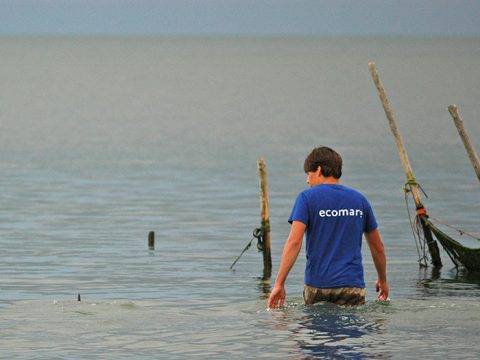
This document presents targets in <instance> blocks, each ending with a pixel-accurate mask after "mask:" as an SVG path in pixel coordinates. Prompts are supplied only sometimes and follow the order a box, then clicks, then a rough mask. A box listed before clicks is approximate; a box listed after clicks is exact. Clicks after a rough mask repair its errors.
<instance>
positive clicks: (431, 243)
mask: <svg viewBox="0 0 480 360" xmlns="http://www.w3.org/2000/svg"><path fill="white" fill-rule="evenodd" d="M368 68H369V70H370V73H371V74H372V78H373V82H374V83H375V86H376V88H377V91H378V95H379V96H380V101H381V103H382V106H383V110H384V111H385V115H386V116H387V119H388V122H389V124H390V129H391V130H392V133H393V136H394V137H395V142H396V144H397V149H398V154H399V155H400V160H401V161H402V165H403V169H404V171H405V175H406V177H407V182H408V183H409V184H410V187H411V190H412V195H413V200H414V201H415V205H416V207H417V214H418V216H419V218H420V222H421V224H422V228H423V233H424V234H425V239H426V241H427V246H428V251H429V253H430V256H431V258H432V264H433V266H434V267H441V266H442V260H441V258H440V252H439V250H438V244H437V243H436V241H435V240H434V239H433V236H432V232H431V231H430V228H428V227H427V225H426V219H427V218H428V215H427V212H426V210H425V207H424V206H423V203H422V199H421V197H420V191H419V188H418V184H416V183H415V181H414V179H415V178H414V176H413V170H412V167H411V165H410V160H409V159H408V155H407V151H406V149H405V146H404V145H403V140H402V136H401V135H400V131H399V130H398V127H397V122H396V121H395V118H394V116H393V112H392V108H391V106H390V101H388V98H387V94H386V92H385V89H384V87H383V84H382V81H381V80H380V75H379V74H378V71H377V66H376V65H375V63H374V62H371V63H369V64H368Z"/></svg>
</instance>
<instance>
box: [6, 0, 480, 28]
mask: <svg viewBox="0 0 480 360" xmlns="http://www.w3.org/2000/svg"><path fill="white" fill-rule="evenodd" d="M49 34H53V35H180V36H183V35H186V36H197V35H198V36H215V35H226V36H232V35H233V36H236V35H240V36H272V35H273V36H288V35H300V36H303V35H306V36H336V35H338V36H369V35H376V36H476V37H478V36H480V0H397V1H390V0H329V1H327V0H0V35H49Z"/></svg>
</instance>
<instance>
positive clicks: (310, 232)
mask: <svg viewBox="0 0 480 360" xmlns="http://www.w3.org/2000/svg"><path fill="white" fill-rule="evenodd" d="M304 170H305V173H306V174H307V180H306V181H307V183H308V184H309V185H310V189H307V190H305V191H303V192H301V193H300V194H299V195H298V197H297V200H296V201H295V205H294V207H293V210H292V214H291V215H290V218H289V220H288V221H289V222H290V224H292V227H291V229H290V234H289V236H288V239H287V241H286V243H285V247H284V249H283V254H282V260H281V263H280V269H279V271H278V275H277V279H276V281H275V285H274V288H273V290H272V293H271V294H270V298H269V299H268V307H269V308H275V307H277V306H283V304H284V301H285V296H286V292H285V280H286V279H287V276H288V273H289V272H290V269H291V268H292V267H293V265H294V263H295V261H296V259H297V256H298V254H299V252H300V249H301V247H302V240H303V235H304V234H305V233H306V253H307V263H306V268H305V287H304V292H303V297H304V299H305V303H306V304H314V303H316V302H320V301H328V302H333V303H335V304H339V305H359V304H363V303H365V282H364V279H363V266H362V254H361V246H362V235H363V234H365V238H366V239H367V243H368V246H369V248H370V252H371V254H372V257H373V262H374V264H375V268H376V270H377V275H378V278H377V281H376V291H377V292H378V299H379V300H382V301H386V300H387V299H388V291H389V289H388V284H387V270H386V268H387V265H386V257H385V250H384V247H383V243H382V239H381V237H380V233H379V232H378V229H377V222H376V220H375V216H374V214H373V211H372V208H371V206H370V204H369V202H368V200H367V199H366V198H365V197H364V196H363V195H362V194H360V193H359V192H358V191H356V190H353V189H350V188H347V187H346V186H343V185H340V181H339V179H340V177H341V176H342V158H341V156H340V155H339V154H338V153H337V152H335V151H334V150H332V149H330V148H328V147H319V148H315V149H313V151H312V152H311V153H310V154H309V155H308V156H307V158H306V159H305V163H304Z"/></svg>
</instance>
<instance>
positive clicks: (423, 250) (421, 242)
mask: <svg viewBox="0 0 480 360" xmlns="http://www.w3.org/2000/svg"><path fill="white" fill-rule="evenodd" d="M407 185H410V186H411V185H418V183H417V182H416V180H415V178H413V177H412V178H410V179H408V180H407V183H406V184H405V186H404V188H403V189H404V192H405V205H406V207H407V213H408V220H409V221H410V227H411V229H412V234H413V238H414V240H415V247H416V248H417V255H418V263H419V264H420V267H428V265H427V264H428V256H427V247H426V243H427V242H426V240H425V237H424V236H423V235H422V234H423V229H422V226H421V224H420V221H419V218H418V216H415V222H413V221H412V215H411V213H410V206H409V205H408V194H409V193H410V191H411V189H407ZM422 192H423V190H422ZM425 196H426V195H425Z"/></svg>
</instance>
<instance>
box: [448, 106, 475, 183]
mask: <svg viewBox="0 0 480 360" xmlns="http://www.w3.org/2000/svg"><path fill="white" fill-rule="evenodd" d="M448 111H449V112H450V115H452V118H453V122H454V123H455V126H456V127H457V130H458V133H459V134H460V138H461V139H462V141H463V145H464V146H465V150H467V154H468V157H469V158H470V162H471V163H472V166H473V169H474V170H475V173H476V174H477V177H478V180H480V161H479V160H478V155H477V152H476V151H475V148H474V147H473V145H472V143H471V141H470V137H469V136H468V132H467V130H466V129H465V127H464V126H463V120H462V118H461V117H460V114H459V113H458V109H457V106H456V105H450V106H449V107H448Z"/></svg>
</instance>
